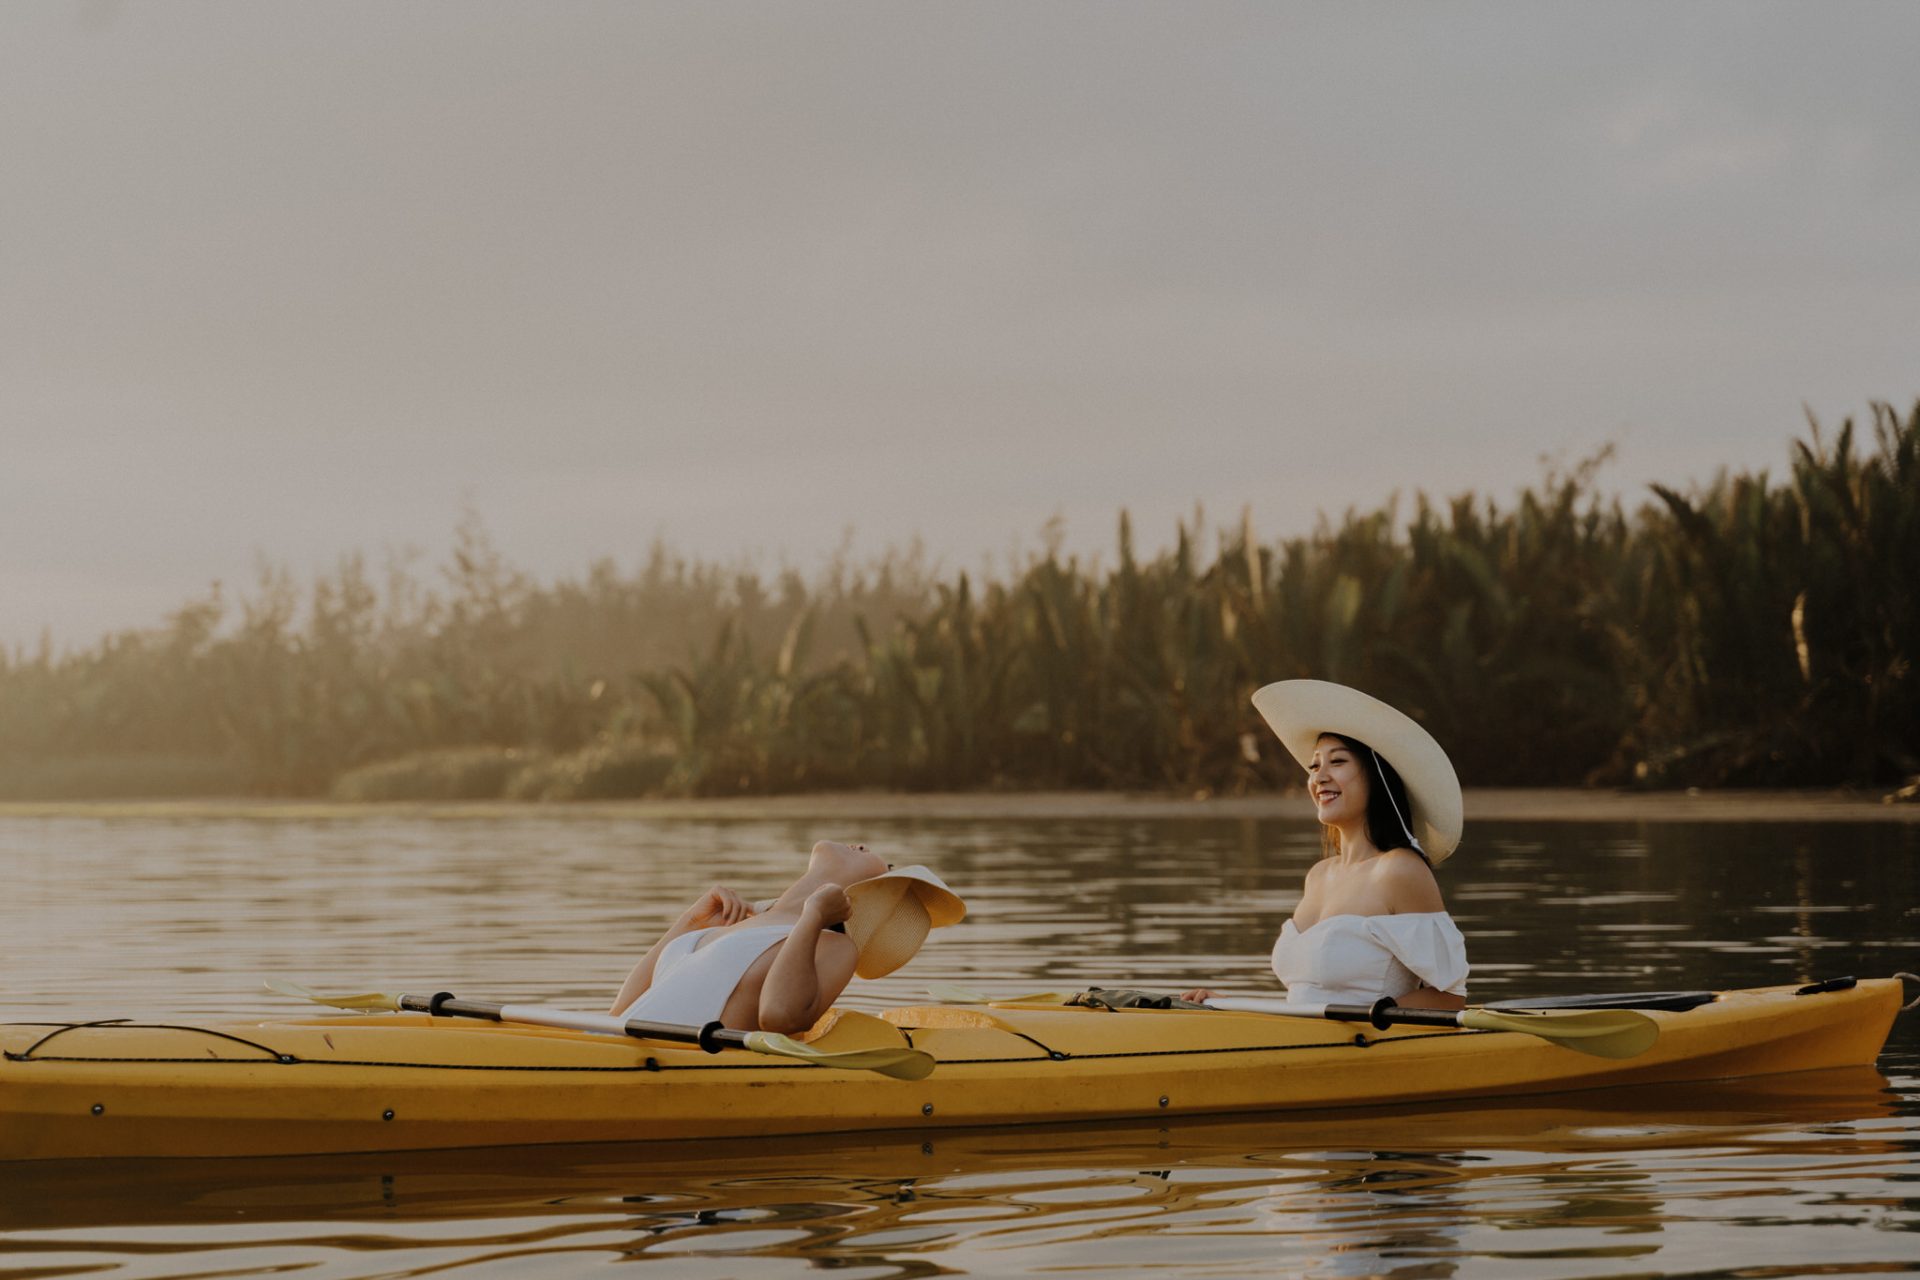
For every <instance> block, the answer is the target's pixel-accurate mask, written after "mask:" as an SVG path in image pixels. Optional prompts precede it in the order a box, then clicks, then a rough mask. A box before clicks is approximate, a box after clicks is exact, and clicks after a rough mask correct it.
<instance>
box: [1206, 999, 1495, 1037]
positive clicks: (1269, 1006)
mask: <svg viewBox="0 0 1920 1280" xmlns="http://www.w3.org/2000/svg"><path fill="white" fill-rule="evenodd" d="M1206 1003H1207V1007H1208V1008H1210V1009H1228V1010H1233V1011H1237V1012H1240V1013H1277V1014H1281V1015H1283V1016H1286V1017H1293V1018H1331V1019H1332V1020H1333V1021H1335V1022H1366V1023H1370V1024H1372V1025H1373V1027H1374V1028H1375V1029H1377V1030H1380V1031H1385V1030H1386V1029H1387V1028H1388V1027H1391V1026H1395V1025H1398V1026H1403V1027H1457V1026H1460V1025H1461V1022H1460V1011H1459V1010H1455V1009H1408V1008H1403V1007H1402V1006H1400V1005H1397V1004H1395V1003H1394V1002H1393V997H1391V996H1381V997H1380V998H1379V999H1378V1000H1375V1001H1374V1002H1373V1003H1372V1004H1295V1003H1292V1002H1289V1001H1285V1000H1243V999H1234V998H1230V997H1215V998H1214V999H1212V1000H1209V1001H1207V1002H1206Z"/></svg>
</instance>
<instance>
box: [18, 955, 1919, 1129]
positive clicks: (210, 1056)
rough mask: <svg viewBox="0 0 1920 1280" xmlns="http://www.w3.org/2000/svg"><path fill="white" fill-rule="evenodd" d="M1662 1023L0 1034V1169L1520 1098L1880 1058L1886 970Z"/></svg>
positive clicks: (906, 1022) (874, 1024) (1035, 1023)
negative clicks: (1572, 1040) (622, 1035)
mask: <svg viewBox="0 0 1920 1280" xmlns="http://www.w3.org/2000/svg"><path fill="white" fill-rule="evenodd" d="M1798 992H1799V989H1798V988H1795V987H1777V988H1763V989H1758V990H1748V991H1729V992H1723V993H1720V995H1719V997H1718V998H1717V999H1715V1000H1714V1001H1713V1002H1712V1003H1710V1004H1704V1005H1701V1006H1699V1007H1697V1008H1693V1009H1687V1010H1684V1011H1669V1010H1651V1011H1648V1013H1647V1016H1648V1017H1651V1018H1653V1019H1654V1020H1655V1021H1656V1022H1657V1023H1658V1024H1659V1026H1660V1033H1661V1034H1660V1037H1659V1040H1658V1041H1657V1042H1656V1043H1655V1045H1654V1046H1653V1048H1651V1049H1650V1050H1648V1051H1647V1052H1645V1053H1643V1054H1641V1055H1639V1056H1637V1057H1634V1058H1631V1059H1625V1060H1606V1059H1599V1058H1593V1057H1589V1056H1586V1055H1583V1054H1580V1053H1576V1052H1574V1051H1572V1050H1569V1049H1566V1048H1563V1047H1561V1046H1558V1045H1555V1044H1552V1043H1550V1042H1548V1041H1545V1040H1542V1039H1539V1038H1536V1037H1533V1036H1529V1035H1524V1034H1520V1033H1517V1032H1488V1031H1470V1030H1435V1029H1429V1028H1408V1027H1396V1028H1393V1029H1391V1030H1387V1031H1376V1030H1374V1029H1373V1028H1371V1027H1364V1026H1362V1027H1356V1026H1354V1025H1353V1024H1339V1023H1331V1022H1322V1021H1313V1020H1301V1019H1292V1018H1282V1017H1274V1016H1269V1015H1263V1014H1236V1013H1223V1012H1194V1011H1176V1010H1145V1009H1123V1010H1118V1011H1109V1010H1099V1009H1085V1008H1066V1007H1061V1006H1057V1005H1055V1006H1045V1005H991V1006H985V1007H954V1006H942V1005H927V1006H914V1007H908V1008H898V1009H890V1010H887V1011H886V1014H885V1016H884V1018H875V1017H870V1016H867V1015H864V1014H858V1013H850V1012H839V1013H838V1014H837V1015H830V1021H829V1022H828V1023H826V1024H823V1027H822V1029H820V1034H819V1035H818V1036H817V1038H816V1039H814V1041H813V1044H814V1046H815V1047H817V1048H819V1049H821V1050H825V1051H841V1050H851V1049H858V1048H868V1047H880V1046H885V1045H903V1044H910V1045H911V1046H913V1047H915V1048H918V1049H922V1050H925V1051H926V1052H928V1053H930V1054H932V1055H933V1056H934V1058H935V1059H936V1060H937V1061H938V1066H937V1068H936V1069H935V1071H934V1072H933V1074H932V1075H931V1076H929V1077H928V1078H927V1079H924V1080H919V1081H903V1080H892V1079H887V1078H884V1077H881V1076H878V1075H875V1074H873V1073H870V1072H863V1071H841V1070H833V1069H829V1068H824V1067H818V1066H812V1065H807V1064H803V1063H798V1062H794V1061H791V1060H788V1059H780V1058H771V1057H766V1056H762V1055H757V1054H752V1053H747V1052H744V1051H739V1050H728V1051H725V1052H722V1053H719V1054H707V1053H704V1052H702V1051H700V1050H698V1049H694V1048H690V1047H686V1046H681V1045H674V1044H667V1043H663V1042H652V1041H642V1040H633V1039H617V1038H613V1037H609V1036H601V1035H592V1034H587V1033H582V1032H572V1031H556V1030H549V1029H544V1028H534V1027H517V1026H499V1025H495V1024H491V1023H478V1022H471V1021H466V1020H461V1019H449V1018H431V1017H427V1016H424V1015H410V1014H399V1015H376V1016H321V1017H311V1018H303V1019H291V1020H276V1021H268V1022H251V1023H233V1024H222V1025H218V1026H206V1027H186V1026H147V1025H125V1024H123V1025H111V1026H102V1025H89V1026H79V1027H65V1026H62V1025H60V1024H38V1025H36V1024H11V1025H0V1050H4V1052H5V1057H4V1059H0V1159H8V1160H21V1159H51V1158H70V1157H105V1156H120V1157H125V1156H245V1155H292V1154H319V1153H328V1152H353V1151H383V1150H404V1149H426V1148H456V1147H478V1146H511V1145H526V1144H545V1143H562V1142H634V1141H653V1140H674V1139H696V1138H729V1137H757V1136H770V1135H776V1134H807V1133H831V1132H851V1131H871V1130H885V1129H919V1128H944V1127H953V1126H971V1125H997V1124H1021V1123H1053V1122H1060V1121H1081V1120H1103V1119H1116V1118H1123V1117H1140V1116H1153V1115H1201V1114H1210V1113H1231V1112H1254V1111H1284V1110H1300V1109H1318V1108H1327V1107H1348V1106H1373V1105H1382V1104H1394V1103H1408V1102H1434V1101H1446V1100H1452V1099H1467V1098H1484V1097H1500V1096H1517V1095H1524V1094H1540V1093H1555V1092H1563V1091H1569V1090H1581V1089H1595V1088H1602V1087H1607V1086H1613V1085H1645V1084H1663V1083H1677V1082H1681V1081H1697V1080H1712V1079H1721V1078H1729V1077H1737V1076H1754V1075H1771V1074H1777V1073H1783V1072H1792V1071H1805V1070H1815V1069H1821V1068H1829V1067H1844V1066H1860V1065H1868V1064H1871V1063H1872V1062H1873V1060H1874V1058H1875V1056H1876V1055H1877V1054H1878V1052H1879V1050H1880V1046H1881V1045H1882V1043H1884V1041H1885V1039H1886V1036H1887V1032H1888V1030H1889V1028H1890V1027H1891V1025H1892V1021H1893V1018H1894V1015H1895V1013H1896V1012H1897V1011H1898V1008H1899V1004H1900V996H1901V988H1900V984H1899V982H1898V981H1896V980H1893V979H1874V980H1867V981H1862V982H1860V983H1859V984H1857V985H1856V986H1853V987H1851V988H1847V989H1844V990H1827V991H1819V992H1812V993H1808V994H1799V993H1798Z"/></svg>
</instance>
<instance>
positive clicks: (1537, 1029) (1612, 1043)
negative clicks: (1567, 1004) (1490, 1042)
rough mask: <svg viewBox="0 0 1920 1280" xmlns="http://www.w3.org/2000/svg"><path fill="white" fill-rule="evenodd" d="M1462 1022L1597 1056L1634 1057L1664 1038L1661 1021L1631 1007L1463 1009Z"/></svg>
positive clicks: (1467, 1025) (1482, 1028)
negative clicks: (1496, 1011) (1532, 1009)
mask: <svg viewBox="0 0 1920 1280" xmlns="http://www.w3.org/2000/svg"><path fill="white" fill-rule="evenodd" d="M1460 1025H1461V1026H1463V1027H1472V1028H1474V1029H1475V1030H1476V1031H1517V1032H1519V1033H1521V1034H1522V1035H1529V1036H1539V1037H1540V1038H1542V1039H1543V1040H1551V1041H1553V1042H1554V1043H1555V1044H1559V1045H1564V1046H1566V1047H1567V1048H1569V1049H1573V1050H1576V1051H1578V1052H1580V1053H1587V1054H1592V1055H1593V1056H1594V1057H1596V1058H1632V1057H1637V1056H1638V1055H1640V1054H1643V1053H1645V1052H1646V1051H1647V1050H1648V1049H1651V1048H1652V1047H1653V1043H1654V1041H1656V1040H1658V1039H1659V1038H1660V1024H1659V1023H1657V1022H1655V1021H1654V1020H1653V1019H1652V1018H1649V1017H1648V1016H1647V1015H1646V1014H1644V1013H1635V1012H1634V1011H1633V1010H1631V1009H1542V1010H1539V1011H1538V1012H1523V1011H1520V1010H1513V1011H1510V1012H1506V1013H1495V1012H1494V1011H1493V1010H1491V1009H1463V1010H1461V1012H1460Z"/></svg>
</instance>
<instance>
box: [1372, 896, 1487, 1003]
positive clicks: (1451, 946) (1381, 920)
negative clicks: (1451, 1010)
mask: <svg viewBox="0 0 1920 1280" xmlns="http://www.w3.org/2000/svg"><path fill="white" fill-rule="evenodd" d="M1366 922H1367V931H1368V932H1369V933H1371V934H1372V935H1373V937H1374V940H1375V941H1376V942H1378V943H1379V944H1380V945H1381V946H1383V947H1385V948H1386V949H1387V950H1388V951H1390V952H1391V953H1392V954H1393V958H1394V959H1395V960H1396V961H1398V962H1399V963H1400V964H1402V965H1404V966H1405V967H1406V969H1407V970H1408V971H1409V972H1410V973H1412V974H1413V976H1414V977H1416V978H1418V979H1420V982H1421V984H1423V985H1425V986H1429V987H1432V988H1433V989H1434V990H1435V991H1447V992H1451V993H1452V994H1454V995H1457V996H1464V995H1465V994H1466V993H1467V973H1468V971H1469V970H1470V968H1471V967H1472V966H1470V965H1469V964H1468V963H1467V940H1466V938H1465V936H1463V935H1462V934H1461V932H1460V926H1458V925H1456V924H1455V923H1454V922H1453V917H1452V916H1450V915H1448V914H1447V913H1446V912H1444V911H1427V912H1418V913H1413V914H1408V915H1397V916H1368V917H1366Z"/></svg>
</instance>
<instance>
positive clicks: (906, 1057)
mask: <svg viewBox="0 0 1920 1280" xmlns="http://www.w3.org/2000/svg"><path fill="white" fill-rule="evenodd" d="M744 1047H745V1048H748V1049H751V1050H753V1052H755V1053H765V1054H770V1055H771V1056H773V1057H776V1058H793V1059H796V1060H798V1061H800V1062H806V1063H811V1064H812V1065H814V1066H816V1067H838V1068H840V1069H841V1070H844V1071H874V1072H878V1073H879V1074H880V1075H883V1076H891V1077H892V1078H893V1079H895V1080H925V1079H926V1078H927V1077H928V1076H930V1075H932V1074H933V1068H934V1060H933V1055H932V1054H930V1053H928V1052H926V1051H925V1050H922V1049H907V1048H897V1049H850V1050H847V1051H844V1052H841V1053H826V1052H823V1051H821V1050H819V1049H816V1048H814V1047H813V1046H812V1045H807V1044H801V1043H800V1042H799V1041H798V1040H793V1039H789V1038H788V1037H786V1036H783V1035H777V1034H775V1033H774V1032H772V1031H749V1032H747V1035H746V1041H745V1044H744Z"/></svg>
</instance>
